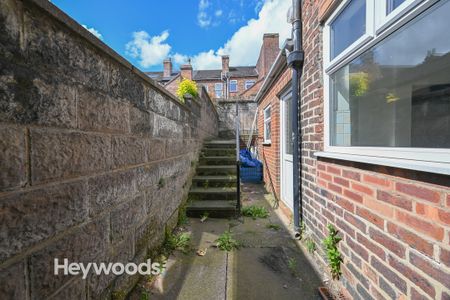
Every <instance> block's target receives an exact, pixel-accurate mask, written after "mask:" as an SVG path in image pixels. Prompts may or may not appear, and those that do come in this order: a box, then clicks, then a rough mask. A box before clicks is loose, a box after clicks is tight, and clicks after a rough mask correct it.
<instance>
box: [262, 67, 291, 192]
mask: <svg viewBox="0 0 450 300" xmlns="http://www.w3.org/2000/svg"><path fill="white" fill-rule="evenodd" d="M291 74H292V71H291V70H289V69H286V70H285V71H284V72H283V73H282V74H281V75H280V77H279V78H278V80H277V82H276V83H275V84H274V86H273V87H272V89H271V90H270V92H268V93H267V94H266V95H265V96H264V98H263V99H261V102H260V103H259V104H258V121H257V122H258V153H259V159H260V160H261V161H262V162H263V166H264V171H263V172H264V182H265V184H266V186H267V188H268V189H269V190H270V191H272V192H274V193H275V196H276V198H277V199H278V200H280V199H281V198H280V164H279V162H280V98H279V97H278V96H277V95H278V94H279V93H280V92H281V91H282V90H283V89H284V88H285V87H286V85H287V84H288V83H289V82H290V80H291V78H292V76H291ZM268 105H271V106H272V108H271V116H272V117H271V131H272V132H271V144H270V145H263V142H264V109H265V108H266V107H267V106H268Z"/></svg>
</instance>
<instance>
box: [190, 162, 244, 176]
mask: <svg viewBox="0 0 450 300" xmlns="http://www.w3.org/2000/svg"><path fill="white" fill-rule="evenodd" d="M213 174H214V175H228V174H236V166H235V165H234V164H232V165H200V166H198V167H197V175H213Z"/></svg>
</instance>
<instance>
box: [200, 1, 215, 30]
mask: <svg viewBox="0 0 450 300" xmlns="http://www.w3.org/2000/svg"><path fill="white" fill-rule="evenodd" d="M210 6H211V3H210V2H209V0H200V2H199V3H198V14H197V23H198V25H199V26H200V27H202V28H207V27H209V26H210V25H211V23H212V18H211V16H210V15H209V14H208V12H207V10H208V8H209V7H210Z"/></svg>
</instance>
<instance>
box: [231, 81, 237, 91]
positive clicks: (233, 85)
mask: <svg viewBox="0 0 450 300" xmlns="http://www.w3.org/2000/svg"><path fill="white" fill-rule="evenodd" d="M237 90H238V84H237V80H230V92H237Z"/></svg>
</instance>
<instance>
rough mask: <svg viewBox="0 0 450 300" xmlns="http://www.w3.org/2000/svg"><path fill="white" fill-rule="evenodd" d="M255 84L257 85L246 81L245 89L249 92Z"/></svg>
mask: <svg viewBox="0 0 450 300" xmlns="http://www.w3.org/2000/svg"><path fill="white" fill-rule="evenodd" d="M254 84H255V81H254V80H247V81H245V89H246V90H247V89H249V88H251V87H252V86H253V85H254Z"/></svg>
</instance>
